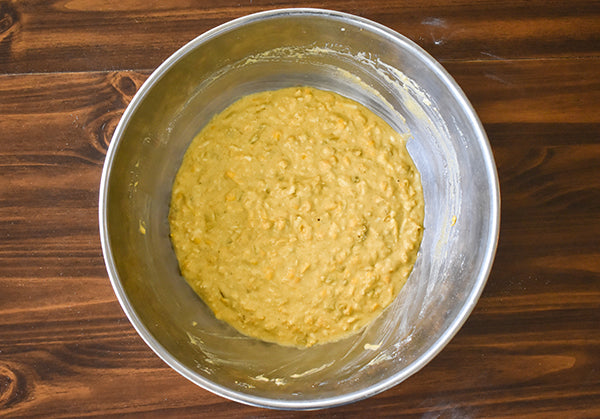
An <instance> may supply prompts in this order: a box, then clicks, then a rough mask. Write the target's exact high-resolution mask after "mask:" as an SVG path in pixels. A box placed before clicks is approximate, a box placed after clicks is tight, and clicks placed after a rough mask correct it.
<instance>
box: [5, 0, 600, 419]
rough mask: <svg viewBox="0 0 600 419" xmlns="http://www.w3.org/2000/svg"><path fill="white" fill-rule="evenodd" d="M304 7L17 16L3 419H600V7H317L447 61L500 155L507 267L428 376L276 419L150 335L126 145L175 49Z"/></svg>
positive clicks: (18, 8) (54, 5)
mask: <svg viewBox="0 0 600 419" xmlns="http://www.w3.org/2000/svg"><path fill="white" fill-rule="evenodd" d="M290 4H291V3H285V2H278V3H274V2H246V3H244V4H240V5H238V3H233V2H229V3H228V2H221V3H219V4H216V2H215V4H213V3H207V4H204V5H198V4H196V3H194V2H170V1H166V2H160V3H157V4H149V3H148V2H139V1H135V0H134V1H125V0H122V1H119V2H117V1H109V2H99V1H98V2H95V1H90V0H80V1H78V0H73V1H54V2H39V1H25V2H8V1H3V2H0V179H1V181H0V417H88V416H89V417H93V416H102V417H105V416H119V417H121V416H124V417H128V416H130V417H140V416H142V417H198V416H201V417H211V418H212V417H216V418H230V417H281V418H283V417H286V418H287V417H290V416H293V417H308V416H316V417H364V416H366V415H370V416H373V415H375V414H376V415H377V416H393V417H425V418H433V417H440V416H441V417H511V418H512V417H532V418H533V417H535V418H537V417H600V356H599V354H600V333H599V332H600V242H599V237H600V73H599V72H598V69H599V68H600V54H599V53H598V47H599V43H598V42H597V41H598V38H599V35H600V29H599V28H598V24H597V22H598V15H599V14H600V10H599V4H598V3H597V2H584V1H576V2H571V3H567V2H564V3H563V2H551V3H546V2H520V1H499V2H491V1H490V2H488V1H483V2H477V3H469V2H462V1H450V0H446V1H442V2H431V1H425V2H420V3H419V2H410V3H409V2H389V1H373V2H368V3H366V4H365V2H355V1H332V2H328V3H325V2H322V3H318V4H317V3H303V4H302V5H308V6H322V7H328V8H336V9H340V10H345V11H349V12H352V13H356V14H359V15H362V16H365V17H368V18H371V19H375V20H377V21H379V22H381V23H383V24H386V25H388V26H390V27H393V28H394V29H397V30H399V31H401V32H403V33H406V34H409V36H411V37H412V38H413V39H415V40H417V41H418V42H420V43H421V44H422V45H423V46H425V47H426V48H428V49H429V50H430V51H431V52H432V53H434V55H435V56H436V57H437V58H439V59H441V60H442V61H443V65H444V66H445V67H446V68H447V69H448V71H449V72H450V73H451V75H452V76H453V77H454V78H455V79H456V80H457V81H458V83H459V84H460V85H461V87H462V88H463V90H464V91H465V92H466V94H467V96H468V97H469V99H470V100H471V102H472V104H473V106H474V107H475V109H476V111H477V112H478V114H479V116H480V118H481V120H482V122H483V123H484V126H485V128H486V131H487V134H488V136H489V139H490V144H491V146H492V150H493V153H494V156H495V159H496V163H497V167H498V174H499V178H500V186H501V193H502V226H501V235H500V241H499V246H498V252H497V256H496V260H495V263H494V267H493V269H492V272H491V275H490V278H489V280H488V283H487V285H486V288H485V290H484V293H483V295H482V297H481V299H480V300H479V303H478V305H477V307H476V309H475V310H474V312H473V313H472V315H471V316H470V317H469V319H468V321H467V322H466V324H465V325H464V326H463V328H462V329H461V330H460V332H459V333H458V334H457V336H456V337H455V338H454V339H453V340H452V341H451V342H450V344H449V345H448V346H447V347H446V348H445V349H444V350H443V351H442V352H441V353H440V354H439V355H438V356H437V357H436V358H435V359H434V360H433V361H432V362H431V363H430V364H429V365H427V366H426V367H425V368H424V369H423V370H421V371H420V372H418V373H417V374H416V375H414V376H412V377H410V378H409V379H408V380H407V381H405V382H404V383H402V384H400V385H398V386H396V387H394V388H392V389H390V390H388V391H386V392H384V393H382V394H379V395H377V396H375V397H372V398H370V399H367V400H364V401H361V402H358V403H354V404H351V405H348V406H343V407H339V408H335V409H330V410H327V411H321V412H313V413H290V412H279V411H269V410H264V409H259V408H254V407H249V406H244V405H241V404H238V403H234V402H230V401H227V400H225V399H222V398H220V397H218V396H215V395H213V394H211V393H209V392H207V391H205V390H203V389H200V388H199V387H197V386H195V385H193V384H192V383H190V382H188V381H187V380H186V379H184V378H183V377H180V376H179V375H178V374H177V373H175V372H174V371H173V370H171V369H170V368H169V367H167V366H166V364H164V363H163V362H162V361H161V360H160V359H159V358H158V357H157V356H156V355H155V354H154V353H153V352H152V351H151V350H150V349H149V348H148V347H147V346H146V345H145V344H144V342H143V341H142V340H141V338H140V337H139V336H138V335H137V334H136V332H135V330H134V329H133V327H132V326H131V324H130V323H129V321H128V320H127V318H126V317H125V315H124V314H123V312H122V310H121V308H120V307H119V304H118V302H117V300H116V297H115V295H114V293H113V291H112V289H111V286H110V283H109V280H108V277H107V274H106V271H105V269H104V263H103V260H102V255H101V250H100V241H99V237H98V222H97V218H98V216H97V202H98V187H99V179H100V173H101V170H102V164H103V160H104V157H105V153H106V149H107V147H108V144H109V142H110V138H111V135H112V132H113V131H114V129H115V127H116V124H117V123H118V120H119V118H120V116H121V114H122V112H123V111H124V109H125V107H126V106H127V104H128V103H129V101H130V100H131V98H132V96H133V95H134V93H135V92H136V90H137V89H138V88H139V87H140V86H141V84H142V83H143V81H144V80H145V79H146V78H147V77H148V75H149V74H150V71H151V69H152V68H154V67H155V66H156V65H158V64H159V63H160V61H161V60H163V59H164V58H166V56H168V55H169V54H170V53H172V52H173V51H174V50H175V49H176V48H177V47H178V46H180V45H182V44H183V43H185V42H186V41H187V40H189V39H191V38H193V37H194V36H196V35H197V34H198V33H201V32H202V31H204V30H206V29H209V28H210V27H212V26H214V25H216V24H218V23H221V22H223V21H226V20H229V19H231V18H234V17H237V16H241V15H243V14H246V13H249V12H252V11H256V10H259V9H264V8H272V7H284V6H286V5H290ZM428 19H429V20H428ZM435 19H440V20H435ZM490 27H492V28H494V30H490V29H489V28H490ZM440 40H442V42H439V43H437V44H436V41H440ZM482 52H485V53H484V54H482Z"/></svg>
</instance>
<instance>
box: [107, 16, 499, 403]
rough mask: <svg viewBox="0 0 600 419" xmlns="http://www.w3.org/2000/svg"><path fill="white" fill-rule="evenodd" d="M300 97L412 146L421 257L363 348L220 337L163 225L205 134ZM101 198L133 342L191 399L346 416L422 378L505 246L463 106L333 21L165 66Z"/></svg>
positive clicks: (261, 20) (477, 129) (231, 31)
mask: <svg viewBox="0 0 600 419" xmlns="http://www.w3.org/2000/svg"><path fill="white" fill-rule="evenodd" d="M273 34H277V36H273ZM295 85H311V86H314V87H317V88H322V89H325V90H332V91H335V92H338V93H340V94H342V95H345V96H347V97H350V98H353V99H355V100H358V101H359V102H361V103H363V104H364V105H366V106H367V107H369V108H371V109H372V110H373V111H375V112H376V113H378V114H379V115H380V116H382V117H383V118H384V119H385V120H387V121H388V122H389V123H390V124H391V125H392V126H393V127H395V128H396V129H397V130H398V131H401V132H406V131H410V132H411V134H412V138H411V139H410V140H409V142H408V149H409V152H410V154H411V155H412V157H413V160H414V161H415V164H416V166H417V168H418V169H419V171H420V173H421V177H422V183H423V189H424V194H425V232H424V237H423V242H422V245H421V249H420V253H419V257H418V260H417V264H416V266H415V268H414V271H413V273H412V274H411V276H410V278H409V280H408V282H407V284H406V286H405V287H404V289H403V290H402V291H401V293H400V295H399V297H398V298H397V299H396V300H395V301H394V303H393V304H392V306H390V307H389V308H388V309H387V310H386V311H385V312H384V313H383V315H382V316H381V317H379V318H378V319H377V320H376V321H375V322H374V323H372V324H371V325H370V326H369V327H368V328H366V329H365V330H364V331H363V332H362V333H360V334H358V335H356V336H353V337H350V338H347V339H344V340H342V341H339V342H335V343H331V344H326V345H320V346H315V347H312V348H309V349H304V350H300V349H295V348H286V347H281V346H278V345H274V344H269V343H264V342H260V341H257V340H255V339H251V338H247V337H245V336H242V335H240V334H239V333H237V332H236V331H235V330H233V329H232V328H230V327H229V326H228V325H226V324H224V323H222V322H220V321H217V320H216V319H215V318H214V317H213V315H212V313H211V312H210V310H209V309H208V308H207V307H206V306H205V305H204V304H203V303H202V301H201V300H200V299H199V298H198V297H197V296H196V294H195V293H194V292H193V291H192V290H191V289H190V288H189V287H188V286H187V284H186V282H185V281H184V280H183V278H181V276H180V274H179V271H178V267H177V260H176V258H175V255H174V252H173V250H172V248H171V243H170V240H169V225H168V220H167V214H168V210H169V201H170V192H171V185H172V182H173V179H174V177H175V174H176V171H177V169H178V167H179V164H180V162H181V159H182V157H183V154H184V153H185V150H186V148H187V146H188V145H189V143H190V142H191V140H192V139H193V137H194V135H195V134H196V133H198V131H199V130H200V129H201V128H202V127H203V125H204V124H205V123H207V122H208V120H209V119H210V118H211V117H212V116H213V115H214V114H215V113H216V112H219V111H220V110H222V109H224V108H225V107H226V106H228V105H229V104H231V103H232V102H234V101H235V100H237V99H239V98H240V97H242V96H244V95H246V94H249V93H253V92H257V91H262V90H270V89H276V88H282V87H288V86H295ZM101 189H102V191H101V202H100V206H101V208H100V211H101V233H102V239H103V249H104V252H105V258H106V262H107V267H108V271H109V274H110V276H111V280H112V282H113V286H114V288H115V291H116V293H117V296H118V297H119V300H120V301H121V304H122V306H123V308H124V310H125V311H126V313H127V315H128V316H129V318H130V319H131V321H132V323H133V324H134V326H135V327H136V329H137V330H138V332H139V333H140V335H141V336H142V337H143V338H144V339H145V340H146V342H147V343H148V344H149V345H150V346H151V347H152V348H153V350H154V351H156V353H157V354H158V355H159V356H161V357H162V358H163V359H164V360H165V361H166V362H167V363H169V364H170V365H171V366H172V367H174V368H175V369H176V370H177V371H179V372H180V373H181V374H183V375H184V376H186V377H187V378H189V379H190V380H192V381H194V382H196V383H197V384H199V385H201V386H203V387H205V388H207V389H209V390H212V391H214V392H216V393H218V394H221V395H223V396H225V397H229V398H233V399H235V400H238V401H242V402H246V403H252V404H259V405H263V406H269V407H287V408H314V407H324V406H330V405H335V404H341V403H345V402H348V401H352V400H356V399H360V398H364V397H367V396H370V395H372V394H375V393H377V392H379V391H382V390H384V389H386V388H388V387H390V386H392V385H394V384H397V383H398V382H400V381H402V380H403V379H405V378H406V377H408V376H409V375H411V374H412V373H414V372H415V371H417V370H418V369H419V368H421V367H422V366H423V365H424V364H425V363H426V362H427V361H428V360H430V359H431V358H432V357H433V356H434V355H435V354H436V353H437V352H438V351H439V350H441V348H442V347H443V346H444V345H445V344H446V343H447V341H448V340H449V339H450V338H451V337H452V335H453V334H454V333H455V332H456V331H457V330H458V328H459V327H460V325H461V324H462V322H463V321H464V320H465V319H466V316H467V315H468V314H469V312H470V311H471V309H472V308H473V306H474V304H475V302H476V300H477V298H478V296H479V294H480V292H481V290H482V288H483V285H484V283H485V280H486V278H487V274H488V272H489V269H490V266H491V262H492V258H493V253H494V250H495V245H496V240H497V234H498V231H497V229H498V187H497V178H496V173H495V167H494V163H493V159H492V156H491V153H490V150H489V144H488V143H487V139H486V137H485V133H484V132H483V130H482V128H481V124H480V123H479V121H478V119H477V117H476V116H475V114H474V113H473V111H472V109H471V107H470V105H469V104H468V102H467V101H466V99H465V98H464V95H463V94H462V92H461V91H460V90H459V89H458V88H457V87H456V86H455V84H454V82H453V81H452V80H451V79H450V78H449V76H447V74H446V73H445V72H444V71H443V70H442V69H441V67H440V66H439V65H438V64H436V63H435V62H434V61H433V60H432V59H431V58H430V57H429V56H428V55H426V54H425V53H424V52H423V51H422V50H420V49H419V48H418V47H417V46H416V45H414V44H413V43H412V42H410V41H408V40H407V39H405V38H403V37H401V36H399V35H397V34H395V33H393V32H391V31H389V30H387V29H385V28H383V27H381V26H379V25H377V24H374V23H372V22H368V21H366V20H364V19H360V18H356V17H352V16H349V15H345V14H341V13H334V12H327V11H318V10H299V9H297V10H295V11H278V12H268V13H262V14H258V15H253V16H250V17H247V18H242V19H239V20H237V21H233V22H230V23H229V24H226V25H223V26H221V27H219V28H217V29H216V30H213V31H210V32H208V33H206V34H204V35H202V36H201V37H199V38H197V39H196V40H194V41H192V42H191V43H190V44H188V45H186V46H185V47H184V48H182V49H181V50H180V51H178V52H177V53H176V54H174V55H173V56H172V57H171V58H170V59H169V60H167V62H165V64H163V65H162V66H161V67H160V68H159V69H158V70H157V71H156V72H155V73H154V74H153V75H152V76H151V77H150V79H149V80H148V81H147V82H146V84H145V85H144V86H143V87H142V89H141V90H140V92H138V95H136V97H135V98H134V100H133V101H132V103H131V104H130V106H129V108H128V110H127V111H126V113H125V115H124V116H123V119H122V121H121V123H120V125H119V127H118V128H117V130H116V132H115V135H114V137H113V142H112V143H111V147H110V150H109V153H108V156H107V160H106V163H105V172H104V174H103V185H102V187H101Z"/></svg>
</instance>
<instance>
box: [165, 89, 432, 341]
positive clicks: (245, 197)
mask: <svg viewBox="0 0 600 419" xmlns="http://www.w3.org/2000/svg"><path fill="white" fill-rule="evenodd" d="M405 140H406V138H404V137H402V136H400V135H399V134H398V133H396V132H395V131H394V130H393V129H392V128H391V127H390V126H389V125H387V124H386V123H385V122H384V121H383V120H382V119H381V118H379V117H377V116H376V115H375V114H373V113H372V112H371V111H369V110H368V109H367V108H365V107H364V106H362V105H360V104H358V103H356V102H354V101H352V100H350V99H347V98H345V97H342V96H340V95H337V94H335V93H331V92H325V91H322V90H317V89H314V88H309V87H299V88H287V89H282V90H277V91H269V92H262V93H256V94H253V95H250V96H246V97H244V98H242V99H241V100H239V101H238V102H236V103H234V104H233V105H231V106H230V107H229V108H227V109H225V110H224V111H223V112H222V113H220V114H219V115H217V116H215V117H214V118H213V119H212V120H211V121H210V123H209V124H208V125H207V126H206V127H205V128H204V129H203V130H202V131H201V132H200V133H199V134H198V135H197V136H196V138H195V139H194V141H193V142H192V144H191V145H190V147H189V149H188V151H187V152H186V154H185V157H184V159H183V163H182V165H181V168H180V169H179V172H178V174H177V177H176V179H175V183H174V186H173V193H172V200H171V210H170V214H169V221H170V225H171V238H172V241H173V245H174V248H175V252H176V254H177V258H178V260H179V265H180V269H181V272H182V274H183V276H184V277H185V278H186V280H187V281H188V283H189V284H190V285H191V286H192V288H193V289H194V290H195V291H196V292H197V293H198V294H199V295H200V297H202V299H203V300H204V301H205V302H206V304H207V305H208V306H209V307H210V308H211V309H212V310H213V312H214V314H215V316H216V317H217V318H219V319H222V320H224V321H226V322H228V323H229V324H230V325H232V326H233V327H235V328H236V329H237V330H239V331H240V332H241V333H244V334H246V335H249V336H253V337H256V338H259V339H262V340H265V341H270V342H276V343H279V344H282V345H293V346H299V347H307V346H312V345H314V344H317V343H324V342H329V341H334V340H338V339H340V338H342V337H344V336H347V335H349V334H352V333H354V332H357V331H359V330H360V329H361V328H363V327H364V326H365V325H366V324H367V323H369V322H371V321H372V320H373V319H374V318H375V317H377V316H378V315H379V314H380V313H381V312H382V311H383V309H384V308H385V307H387V306H388V305H389V304H390V303H391V302H392V301H393V300H394V298H395V297H396V295H397V294H398V292H399V291H400V289H401V288H402V286H403V285H404V283H405V281H406V279H407V277H408V275H409V274H410V272H411V270H412V267H413V265H414V262H415V259H416V257H417V252H418V249H419V245H420V242H421V237H422V232H423V212H424V210H423V207H424V204H423V192H422V189H421V182H420V177H419V173H418V172H417V170H416V168H415V166H414V164H413V162H412V160H411V158H410V156H409V155H408V152H407V151H406V147H405Z"/></svg>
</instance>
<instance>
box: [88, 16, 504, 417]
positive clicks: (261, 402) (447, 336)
mask: <svg viewBox="0 0 600 419" xmlns="http://www.w3.org/2000/svg"><path fill="white" fill-rule="evenodd" d="M286 16H319V17H325V18H331V19H334V20H338V21H346V22H351V23H353V24H354V25H358V26H361V27H363V28H365V29H368V30H369V31H372V32H375V33H377V34H378V35H380V36H382V37H384V38H388V39H391V40H393V41H394V42H395V43H398V44H402V45H403V46H404V48H406V49H407V50H409V51H410V52H411V53H412V54H414V55H416V56H418V57H419V58H420V60H421V61H422V62H425V63H427V65H428V66H429V68H430V69H431V70H432V71H434V72H435V73H436V75H437V76H438V77H439V78H440V79H441V80H442V81H443V83H444V84H445V85H446V86H447V87H448V88H449V89H450V90H451V91H452V94H453V96H454V97H455V98H456V99H457V101H458V102H459V103H460V104H461V107H462V109H463V111H464V112H465V114H466V115H467V117H468V118H469V120H470V122H471V123H472V124H473V125H474V128H475V131H476V132H477V133H478V137H479V140H480V146H481V147H482V151H483V153H484V157H485V159H486V161H485V165H486V167H487V170H488V173H489V174H491V176H492V179H491V182H490V183H491V184H490V188H491V191H492V196H491V197H490V207H491V209H492V214H491V220H490V231H489V235H488V237H487V239H488V246H487V248H486V251H485V257H484V258H483V263H482V264H481V266H480V269H479V273H478V275H477V280H476V282H475V286H474V287H473V289H472V290H471V292H470V294H469V296H468V298H467V299H466V301H465V303H464V305H463V307H462V308H461V310H460V312H459V314H458V315H457V316H456V318H455V319H454V320H453V322H452V324H451V325H450V327H448V328H447V329H446V330H445V331H444V333H443V334H442V335H441V336H440V337H439V339H438V340H437V341H436V342H435V344H434V345H432V346H431V347H429V348H428V349H427V350H426V351H425V352H424V353H423V354H422V355H421V356H420V357H419V358H418V359H417V360H415V361H414V362H413V363H412V364H410V365H409V366H408V367H407V368H405V369H403V370H401V371H400V372H399V373H397V374H395V375H392V376H390V377H388V378H387V379H385V380H382V381H380V382H378V383H377V384H375V385H372V386H370V387H366V388H364V389H361V390H359V391H355V392H352V393H348V394H343V395H340V396H335V397H331V398H327V399H323V400H317V401H315V400H303V401H291V400H275V399H270V398H266V397H258V396H251V395H248V394H244V393H241V392H238V391H234V390H231V389H229V388H226V387H223V386H220V385H217V384H215V383H214V382H211V381H210V380H207V379H205V378H203V377H202V376H200V375H197V374H195V373H193V372H192V371H190V370H189V369H188V368H187V367H186V366H185V365H183V364H182V363H181V362H179V361H178V360H177V359H176V358H175V357H173V356H172V355H171V354H169V353H168V352H167V351H166V350H165V349H164V347H163V346H162V345H161V344H160V343H159V342H158V341H157V340H156V339H155V338H154V337H153V336H152V334H151V333H150V332H149V331H148V330H147V329H146V327H145V326H144V325H143V322H142V321H141V320H140V319H139V317H138V315H137V314H136V312H135V310H134V308H133V307H132V306H131V304H130V302H129V300H128V298H127V296H126V293H125V290H124V288H123V286H122V285H121V283H120V282H119V280H118V277H119V275H118V273H117V270H116V267H115V264H114V258H113V254H112V250H111V247H110V244H109V239H108V227H107V213H106V202H107V200H106V197H107V190H108V175H109V172H110V169H111V167H112V163H113V160H114V156H115V153H116V149H117V146H118V143H119V139H120V138H122V134H123V132H124V130H125V128H126V126H127V124H128V123H129V120H130V118H131V117H132V115H133V114H134V112H135V110H136V109H137V108H138V106H139V104H140V103H141V101H142V100H143V99H144V97H145V96H146V95H147V93H148V92H149V91H150V90H151V89H152V87H153V85H154V84H155V82H156V81H158V80H159V79H160V78H161V77H162V76H163V75H164V74H165V73H166V72H167V71H168V70H169V69H170V68H171V67H172V66H173V65H174V64H175V63H177V62H178V61H179V60H180V59H181V58H183V57H184V56H185V55H187V54H188V53H189V52H190V51H192V50H194V49H195V48H196V47H197V46H199V45H201V44H203V43H204V42H206V41H208V40H210V39H212V38H214V37H216V36H219V35H220V34H222V33H225V32H228V31H230V30H232V29H234V28H237V27H240V26H244V25H246V24H249V23H252V22H256V21H260V20H264V19H270V18H277V17H286ZM99 227H100V239H101V245H102V252H103V255H104V260H105V264H106V269H107V271H108V274H109V277H110V281H111V284H112V287H113V289H114V291H115V294H116V296H117V299H118V300H119V303H120V304H121V307H122V308H123V310H124V311H125V314H126V315H127V317H128V318H129V321H130V322H131V324H132V325H133V327H134V328H135V330H136V331H137V333H138V334H139V335H140V336H141V337H142V339H143V340H144V341H145V342H146V344H147V345H148V346H149V347H150V348H151V349H152V350H153V351H154V352H155V353H156V355H158V356H159V357H160V358H161V359H162V360H163V361H164V362H166V363H167V364H168V365H169V366H170V367H171V368H173V369H174V370H175V371H177V372H178V373H179V374H181V375H182V376H184V377H185V378H187V379H188V380H190V381H192V382H193V383H195V384H197V385H199V386H200V387H203V388H204V389H206V390H209V391H211V392H213V393H214V394H217V395H220V396H222V397H225V398H228V399H231V400H234V401H237V402H241V403H245V404H248V405H253V406H259V407H268V408H276V409H288V410H308V409H320V408H327V407H334V406H339V405H344V404H347V403H351V402H356V401H359V400H362V399H366V398H368V397H371V396H373V395H375V394H378V393H380V392H382V391H385V390H387V389H389V388H391V387H393V386H395V385H396V384H398V383H400V382H402V381H403V380H405V379H406V378H408V377H410V376H411V375H413V374H414V373H416V372H417V371H419V370H420V369H421V368H423V367H424V366H425V365H426V364H427V363H428V362H429V361H431V360H432V359H433V358H434V357H435V356H436V355H437V354H438V353H439V352H440V351H441V350H442V349H443V348H444V347H445V346H446V345H447V344H448V342H449V341H450V340H451V339H452V337H453V336H454V335H455V334H456V333H457V332H458V330H459V329H460V328H461V326H462V325H463V324H464V322H465V321H466V319H467V318H468V316H469V314H470V313H471V311H472V310H473V309H474V307H475V305H476V303H477V301H478V299H479V297H480V295H481V293H482V291H483V288H484V286H485V283H486V281H487V278H488V276H489V273H490V271H491V267H492V263H493V260H494V256H495V252H496V247H497V243H498V236H499V229H500V187H499V181H498V175H497V171H496V167H495V163H494V161H493V157H492V151H491V147H490V144H489V141H488V139H487V135H486V134H485V131H484V129H483V126H482V124H481V121H480V120H479V118H478V117H477V115H476V113H475V111H474V110H473V108H472V106H471V104H470V102H469V101H468V99H467V98H466V96H465V94H464V93H463V91H462V90H461V89H460V88H459V86H458V84H457V83H456V82H455V81H454V79H453V78H452V77H451V76H450V75H449V74H448V73H447V72H446V70H445V69H444V68H443V67H442V66H441V65H440V64H439V63H438V62H437V61H436V60H435V59H433V58H432V57H431V56H430V55H429V54H428V53H427V52H425V51H424V50H423V49H422V48H421V47H419V46H418V45H417V44H415V43H414V42H412V41H411V40H409V39H408V38H406V37H404V36H403V35H400V34H398V33H397V32H395V31H393V30H391V29H389V28H387V27H385V26H383V25H381V24H379V23H376V22H373V21H371V20H368V19H365V18H362V17H358V16H355V15H351V14H348V13H343V12H337V11H332V10H326V9H314V8H292V9H276V10H269V11H264V12H258V13H254V14H251V15H247V16H244V17H240V18H237V19H234V20H231V21H229V22H227V23H224V24H222V25H220V26H218V27H216V28H213V29H211V30H209V31H207V32H205V33H203V34H201V35H199V36H198V37H196V38H195V39H193V40H192V41H190V42H189V43H187V44H186V45H184V46H183V47H181V48H180V49H179V50H177V51H176V52H175V53H174V54H172V55H171V56H170V57H169V58H168V59H167V60H165V61H164V62H163V63H162V64H161V65H160V66H159V67H158V68H157V69H156V70H155V71H154V72H153V73H152V74H151V75H150V77H149V78H148V79H147V80H146V82H145V83H144V84H143V85H142V86H141V87H140V89H139V90H138V92H137V93H136V94H135V96H134V97H133V99H132V100H131V102H130V104H129V105H128V106H127V109H126V110H125V112H124V114H123V116H122V117H121V120H120V121H119V124H118V125H117V128H116V129H115V132H114V134H113V137H112V141H111V143H110V145H109V148H108V151H107V154H106V159H105V163H104V167H103V171H102V178H101V182H100V195H99Z"/></svg>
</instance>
